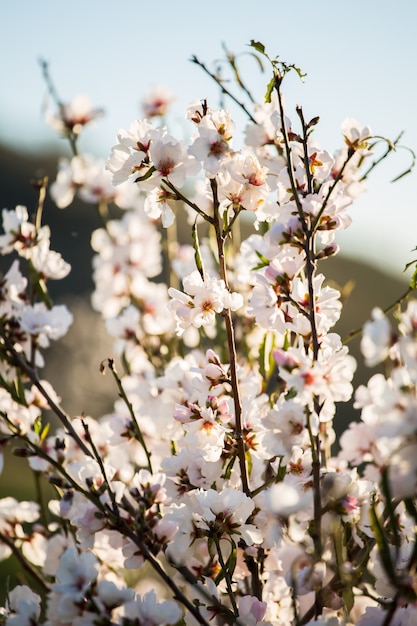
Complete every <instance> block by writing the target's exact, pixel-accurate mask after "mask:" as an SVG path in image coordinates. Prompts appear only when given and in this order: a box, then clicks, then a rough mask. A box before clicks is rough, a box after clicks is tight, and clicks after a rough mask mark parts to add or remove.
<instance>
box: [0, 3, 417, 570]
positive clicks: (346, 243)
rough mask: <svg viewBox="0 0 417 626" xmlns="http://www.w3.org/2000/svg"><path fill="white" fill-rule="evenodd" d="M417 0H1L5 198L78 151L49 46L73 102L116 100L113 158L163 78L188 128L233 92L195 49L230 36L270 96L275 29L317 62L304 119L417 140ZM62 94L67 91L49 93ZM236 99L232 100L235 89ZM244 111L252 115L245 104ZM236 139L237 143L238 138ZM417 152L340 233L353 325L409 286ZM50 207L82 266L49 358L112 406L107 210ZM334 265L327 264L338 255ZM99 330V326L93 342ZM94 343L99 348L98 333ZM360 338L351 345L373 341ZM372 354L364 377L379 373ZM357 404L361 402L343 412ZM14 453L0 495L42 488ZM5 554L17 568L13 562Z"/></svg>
mask: <svg viewBox="0 0 417 626" xmlns="http://www.w3.org/2000/svg"><path fill="white" fill-rule="evenodd" d="M416 24H417V4H416V3H412V2H409V0H397V2H395V3H393V2H392V1H391V0H367V1H365V2H364V0H350V2H349V3H340V2H339V3H338V2H335V1H334V0H333V1H332V2H330V1H328V0H322V1H321V2H319V3H312V2H311V1H310V0H298V1H297V2H288V0H285V1H282V0H257V2H255V3H253V2H245V0H239V1H237V0H229V1H228V2H225V1H224V0H221V1H220V0H211V1H210V2H206V3H197V2H191V1H190V0H181V1H180V2H177V3H174V2H171V1H168V0H167V1H164V0H160V2H158V3H156V4H155V3H145V2H141V1H140V0H117V2H115V1H114V0H72V1H71V2H62V1H61V2H57V0H36V2H33V0H13V2H7V1H6V0H2V1H0V50H1V54H0V201H1V206H0V209H2V208H8V209H12V208H14V207H15V206H16V205H17V204H24V205H26V206H28V208H29V209H33V208H34V207H35V205H36V193H35V191H34V189H33V187H32V186H31V184H30V181H31V180H32V179H34V178H36V177H38V176H44V175H45V174H47V175H49V176H50V179H51V180H54V179H55V174H56V163H57V158H58V157H59V156H60V155H61V156H62V155H66V156H71V155H70V150H69V146H68V145H67V143H66V142H65V140H64V139H61V138H59V137H58V136H57V134H56V133H55V132H54V131H53V130H52V129H51V128H50V127H49V126H48V125H47V123H46V122H45V107H46V106H47V105H48V95H47V88H46V85H45V82H44V80H43V77H42V71H41V67H40V63H39V61H40V60H41V59H42V60H44V61H46V62H47V63H48V64H49V70H50V73H51V75H52V78H53V80H54V83H55V86H56V88H57V91H58V94H59V96H60V98H61V100H62V101H63V102H68V101H70V100H71V99H72V98H73V97H74V96H75V95H77V94H80V93H84V94H87V95H88V96H89V97H90V98H91V100H92V103H93V104H94V106H97V107H103V108H104V109H105V116H104V117H103V118H101V119H99V120H98V121H96V122H95V123H94V124H92V125H91V126H90V127H88V128H87V129H86V130H85V131H84V133H83V135H82V136H81V139H80V148H81V150H82V152H90V153H92V154H94V155H95V156H102V157H103V158H106V157H107V156H108V154H109V152H110V149H111V147H112V145H113V144H114V143H115V141H116V134H117V132H118V130H119V129H120V128H128V127H129V125H130V123H131V122H132V121H133V120H134V119H136V118H137V117H140V116H141V110H140V102H141V100H142V99H143V98H144V96H145V95H146V93H147V91H148V89H149V88H150V87H153V86H157V85H163V86H165V87H167V88H168V89H169V90H170V91H171V92H172V93H173V94H174V96H175V98H176V101H175V103H174V105H173V108H172V111H171V112H170V114H169V117H168V119H167V121H168V123H169V126H170V128H171V129H173V134H176V136H178V137H186V135H187V132H189V131H188V130H187V128H188V125H187V124H186V122H185V120H184V113H185V107H186V106H187V104H188V103H189V102H191V101H192V100H196V99H203V98H207V100H208V102H209V104H210V105H211V106H213V107H216V106H218V105H219V92H218V89H217V88H216V85H215V84H214V83H212V82H211V81H210V79H209V78H208V77H207V76H206V75H204V73H203V72H202V71H201V69H200V68H198V67H197V66H196V65H194V64H192V63H191V62H190V58H191V56H192V55H196V56H197V57H198V58H199V59H201V60H202V61H203V62H205V63H206V64H207V65H208V66H209V67H210V69H211V70H216V69H218V68H219V67H220V68H221V67H222V65H221V59H222V58H224V50H223V48H222V43H224V44H225V45H226V46H227V48H228V49H229V50H230V51H232V52H233V53H235V54H236V55H239V53H242V54H241V56H238V64H239V67H240V68H241V70H242V75H243V76H244V77H245V79H246V82H247V84H248V85H249V86H250V88H251V90H252V93H253V94H254V95H255V97H256V98H257V99H258V100H262V97H263V94H264V92H265V86H266V84H267V82H268V81H269V78H270V76H269V74H265V75H262V74H260V73H259V68H258V66H257V64H256V62H255V61H254V60H253V58H252V57H251V56H250V55H249V54H248V52H249V48H248V43H249V42H250V40H251V39H255V40H258V41H261V42H263V43H264V44H265V46H266V50H267V52H268V53H269V55H270V56H272V57H274V56H276V55H279V56H280V58H281V59H282V60H284V61H286V62H288V63H294V64H296V65H297V66H299V67H300V68H301V69H302V70H303V71H304V72H306V73H307V76H306V78H305V81H304V83H301V82H300V81H299V80H298V78H297V77H296V76H295V75H294V76H289V77H288V80H287V83H286V87H285V94H286V106H287V114H288V116H289V117H291V118H292V119H293V120H294V122H295V121H296V115H295V112H294V107H295V105H296V104H301V105H302V106H303V110H304V115H305V118H306V119H311V118H312V117H314V116H316V115H319V116H320V125H319V126H318V127H317V128H316V130H315V134H316V137H317V139H318V142H319V144H320V145H321V146H322V147H323V148H326V149H328V150H330V151H331V152H333V151H335V150H336V149H337V148H338V147H339V145H341V141H342V137H341V133H340V126H341V123H342V122H343V120H344V119H345V118H346V117H354V118H356V119H357V120H358V121H359V122H360V123H361V124H362V125H369V126H370V127H371V129H372V131H373V133H374V134H376V135H382V136H385V137H388V138H390V139H395V138H396V137H397V136H398V135H399V133H400V132H401V131H404V135H403V138H402V141H401V143H402V144H403V145H404V146H408V147H409V148H411V149H413V150H415V151H417V120H416V115H417V113H416V102H417V80H416V77H415V74H416V70H415V63H416V60H417V37H416V36H415V30H416ZM49 104H52V103H49ZM226 105H227V106H228V107H229V103H228V102H227V103H226ZM229 108H230V110H231V113H232V117H234V118H235V120H236V122H237V125H239V124H240V125H241V127H242V126H244V123H245V119H244V117H243V115H242V114H241V113H240V111H239V110H237V109H236V108H234V107H233V106H232V105H231V104H230V107H229ZM234 145H236V143H235V144H234ZM410 164H411V158H410V153H409V152H408V151H406V150H402V149H399V150H398V151H397V153H396V154H391V155H390V157H389V158H388V159H387V160H386V161H385V162H384V163H383V164H382V165H381V166H380V167H378V168H377V170H376V171H375V172H374V173H373V175H372V176H371V178H370V180H369V183H368V187H369V190H368V193H366V194H365V195H364V196H362V197H360V198H359V199H358V200H357V201H356V202H355V204H354V205H353V207H352V208H351V209H350V214H351V215H352V218H353V225H352V227H351V228H350V229H349V230H348V231H346V232H345V233H342V234H341V236H339V238H338V243H339V244H340V245H341V247H342V251H343V253H342V254H341V255H340V257H339V256H338V257H336V258H335V259H334V260H333V261H329V265H328V267H327V266H326V270H328V272H329V276H330V278H331V279H332V280H334V281H335V282H336V283H337V284H338V285H339V286H344V285H346V284H347V283H348V281H350V280H352V281H353V283H354V289H353V292H352V295H351V296H350V299H349V301H348V303H347V308H346V310H345V315H344V318H343V320H342V322H341V324H340V325H339V327H338V329H337V330H338V331H339V332H340V333H341V334H342V335H344V334H346V333H347V332H349V331H350V330H352V329H355V328H357V327H359V326H360V325H361V324H362V323H363V322H364V321H365V320H366V319H367V318H369V315H370V311H371V309H372V307H373V306H374V305H379V306H381V307H386V306H387V305H389V304H390V303H391V302H392V301H393V300H395V299H396V298H397V297H398V296H399V295H400V294H401V293H403V292H404V291H405V288H406V279H405V278H404V277H403V276H402V274H401V273H402V270H403V269H404V266H405V264H406V263H407V262H409V261H411V260H412V259H414V258H415V257H417V252H412V250H413V249H414V248H415V247H416V245H417V228H416V224H417V219H416V215H417V206H416V194H415V187H416V176H417V170H416V171H413V172H412V173H411V174H409V175H408V176H405V177H404V178H402V179H401V180H399V181H398V182H396V183H390V181H391V179H393V178H395V177H396V176H397V175H398V174H400V173H401V172H403V171H404V170H406V169H407V168H408V167H409V166H410ZM44 222H45V223H47V224H49V225H50V226H51V228H52V233H53V237H52V248H53V249H55V250H59V251H60V252H61V253H62V254H63V256H64V258H65V259H66V260H67V261H68V262H70V263H71V265H72V268H73V269H72V272H71V274H70V276H69V277H68V278H67V279H65V280H63V281H58V283H57V284H56V285H55V284H54V285H51V290H52V294H53V296H54V298H55V300H56V301H60V300H65V301H66V302H68V299H70V300H71V303H70V305H69V306H70V308H71V310H72V311H73V312H74V314H75V318H76V322H75V323H74V326H73V327H72V329H71V331H70V333H69V334H68V336H67V337H66V338H65V339H64V340H62V341H61V342H59V343H58V344H57V346H56V347H54V349H53V351H52V353H51V355H50V357H47V360H49V369H48V370H47V371H46V372H45V375H46V377H49V378H50V380H51V382H52V383H53V384H54V385H55V387H56V389H57V391H58V392H59V393H60V395H61V396H62V398H63V406H64V407H65V408H66V409H67V411H68V412H69V413H70V414H72V415H77V414H78V415H79V414H80V413H81V412H85V413H86V414H91V415H94V416H95V417H97V416H99V415H101V414H103V413H104V412H106V411H108V410H110V409H111V405H112V401H113V399H114V398H115V397H116V390H115V389H114V387H113V385H112V381H111V379H110V377H109V376H107V377H102V376H100V374H99V363H100V361H101V359H104V358H106V357H108V356H111V342H110V340H109V339H107V337H106V335H105V333H104V331H103V328H102V325H101V323H100V320H99V319H98V316H97V314H95V313H93V312H92V310H91V308H90V304H89V302H90V293H91V288H92V282H91V278H90V275H91V272H90V268H91V256H92V255H91V251H90V244H89V241H90V235H91V232H92V230H94V229H95V228H97V227H99V226H100V223H99V220H98V217H97V215H96V212H95V210H94V208H93V207H92V205H83V204H80V203H79V202H78V203H74V204H73V205H71V206H70V207H69V208H68V209H66V210H59V209H57V208H56V207H55V206H54V205H53V203H52V201H51V200H50V199H49V198H48V199H47V202H46V206H45V216H44ZM323 269H324V268H323ZM91 337H94V341H93V342H91ZM92 343H93V344H94V350H93V349H92ZM357 348H358V342H357V341H356V342H354V343H353V345H352V349H353V352H354V354H358V350H357ZM368 376H369V373H367V372H365V371H364V369H363V367H360V368H359V370H358V377H357V380H360V381H361V380H366V378H367V377H368ZM352 417H354V414H353V412H352V408H351V406H349V407H346V409H345V413H344V418H343V419H344V420H349V419H352ZM13 468H14V465H13V464H12V461H11V460H10V459H9V460H8V461H7V463H6V471H4V472H3V474H2V475H1V476H0V496H3V495H6V494H10V493H11V487H12V493H13V495H15V497H18V498H19V499H20V498H23V497H26V498H27V497H30V495H31V493H32V490H33V485H32V484H30V483H28V482H27V481H26V480H25V479H22V480H17V481H16V480H14V481H13V483H12V482H11V481H12V479H11V476H12V475H14V474H16V473H17V474H18V472H14V469H13ZM3 565H6V570H4V568H3V570H0V574H1V571H7V567H8V566H7V564H3Z"/></svg>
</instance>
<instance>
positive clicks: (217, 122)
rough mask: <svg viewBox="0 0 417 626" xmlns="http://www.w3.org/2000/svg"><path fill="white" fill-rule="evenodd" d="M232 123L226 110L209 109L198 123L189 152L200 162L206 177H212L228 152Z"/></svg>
mask: <svg viewBox="0 0 417 626" xmlns="http://www.w3.org/2000/svg"><path fill="white" fill-rule="evenodd" d="M233 128H234V124H233V122H232V121H231V119H230V116H229V113H228V112H227V111H223V110H221V109H219V110H215V111H212V110H209V111H208V112H207V113H206V115H204V117H203V118H202V119H201V121H200V122H199V124H198V135H197V137H196V138H195V139H194V142H193V144H192V145H191V147H190V148H189V153H190V154H192V155H193V156H195V158H196V159H198V160H199V161H200V162H201V163H202V164H203V168H204V170H205V172H206V174H207V176H208V177H210V178H212V177H214V176H215V175H216V174H217V172H218V171H219V168H220V166H221V163H222V160H223V159H224V157H226V156H227V155H228V154H229V152H230V147H229V141H230V139H231V137H232V132H233Z"/></svg>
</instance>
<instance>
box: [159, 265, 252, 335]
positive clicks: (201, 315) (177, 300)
mask: <svg viewBox="0 0 417 626" xmlns="http://www.w3.org/2000/svg"><path fill="white" fill-rule="evenodd" d="M183 284H184V290H185V292H186V293H182V292H181V291H178V289H174V288H173V287H171V288H170V289H169V290H168V294H169V295H170V296H171V298H172V300H171V302H170V303H169V305H168V306H169V308H170V309H171V310H172V311H174V313H175V317H176V320H177V334H178V335H182V333H183V332H184V331H185V330H186V329H187V328H188V327H189V326H195V327H196V328H200V327H201V326H213V325H214V323H215V316H216V313H221V312H222V311H223V309H227V308H230V309H231V310H232V311H236V310H237V309H239V308H240V307H241V306H242V305H243V298H242V296H241V295H240V294H238V293H235V292H233V293H230V292H229V291H228V290H227V289H226V286H225V283H224V281H223V280H219V279H217V278H213V277H211V276H208V275H207V276H205V278H204V280H203V278H202V277H201V275H200V273H199V272H198V270H195V271H194V272H192V273H191V274H189V275H188V276H186V277H185V278H184V279H183ZM187 294H188V295H187Z"/></svg>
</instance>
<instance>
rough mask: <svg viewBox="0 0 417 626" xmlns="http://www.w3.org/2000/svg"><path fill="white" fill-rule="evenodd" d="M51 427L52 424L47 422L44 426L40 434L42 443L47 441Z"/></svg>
mask: <svg viewBox="0 0 417 626" xmlns="http://www.w3.org/2000/svg"><path fill="white" fill-rule="evenodd" d="M49 428H50V424H45V426H44V428H43V430H42V432H41V436H40V441H41V443H42V442H43V441H45V439H46V438H47V436H48V433H49Z"/></svg>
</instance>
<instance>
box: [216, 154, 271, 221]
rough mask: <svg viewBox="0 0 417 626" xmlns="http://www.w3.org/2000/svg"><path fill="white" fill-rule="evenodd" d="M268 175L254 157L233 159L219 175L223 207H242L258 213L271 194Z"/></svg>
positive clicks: (237, 156) (236, 157) (236, 156)
mask: <svg viewBox="0 0 417 626" xmlns="http://www.w3.org/2000/svg"><path fill="white" fill-rule="evenodd" d="M267 174H268V170H267V168H266V167H263V166H261V164H260V163H259V161H258V159H257V158H256V157H255V156H253V155H250V156H245V155H241V154H237V155H235V156H233V157H231V158H230V159H229V160H228V161H227V163H225V166H224V170H222V171H221V172H220V174H219V180H220V186H219V198H220V200H221V206H222V207H223V208H224V209H229V208H230V207H232V208H235V209H236V208H238V207H239V206H241V207H243V208H244V209H246V210H247V211H257V210H258V209H259V208H261V206H262V205H263V204H264V203H265V201H266V199H267V197H268V195H269V192H270V188H269V185H268V183H267Z"/></svg>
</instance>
